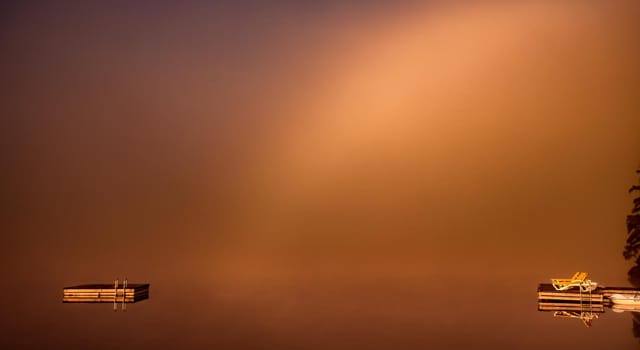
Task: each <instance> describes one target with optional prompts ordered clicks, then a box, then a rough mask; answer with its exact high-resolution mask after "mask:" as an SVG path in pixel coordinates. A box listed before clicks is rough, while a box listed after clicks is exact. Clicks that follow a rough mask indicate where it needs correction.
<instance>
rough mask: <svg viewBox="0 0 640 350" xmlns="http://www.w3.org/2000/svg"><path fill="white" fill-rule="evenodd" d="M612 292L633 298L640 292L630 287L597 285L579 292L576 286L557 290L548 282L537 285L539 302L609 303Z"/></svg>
mask: <svg viewBox="0 0 640 350" xmlns="http://www.w3.org/2000/svg"><path fill="white" fill-rule="evenodd" d="M614 294H620V295H622V296H625V297H628V298H633V297H635V296H636V295H639V294H640V289H637V288H630V287H598V288H596V289H595V290H593V291H591V292H581V291H580V290H579V289H578V288H573V289H569V290H564V291H558V290H556V289H555V288H553V285H551V284H549V283H542V284H540V285H539V286H538V302H539V303H540V302H547V303H576V304H580V303H591V304H605V305H610V304H611V299H610V297H611V296H612V295H614Z"/></svg>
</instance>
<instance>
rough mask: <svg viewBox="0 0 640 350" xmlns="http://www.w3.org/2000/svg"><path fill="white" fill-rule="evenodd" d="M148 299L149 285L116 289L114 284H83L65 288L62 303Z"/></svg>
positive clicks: (130, 285)
mask: <svg viewBox="0 0 640 350" xmlns="http://www.w3.org/2000/svg"><path fill="white" fill-rule="evenodd" d="M123 287H124V286H123ZM148 298H149V284H127V285H126V287H125V288H115V285H113V284H83V285H77V286H71V287H65V288H64V289H63V296H62V301H63V302H65V303H113V302H118V303H122V302H124V303H136V302H138V301H142V300H145V299H148Z"/></svg>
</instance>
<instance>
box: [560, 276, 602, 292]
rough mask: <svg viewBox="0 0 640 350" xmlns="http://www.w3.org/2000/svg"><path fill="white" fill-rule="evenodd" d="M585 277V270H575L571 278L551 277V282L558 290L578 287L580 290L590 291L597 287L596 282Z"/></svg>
mask: <svg viewBox="0 0 640 350" xmlns="http://www.w3.org/2000/svg"><path fill="white" fill-rule="evenodd" d="M587 277H588V274H587V273H586V272H576V273H575V274H573V276H572V277H571V278H552V279H551V284H552V285H553V288H555V289H556V290H559V291H564V290H569V289H571V288H574V287H578V288H580V291H581V292H591V291H593V290H595V289H596V288H597V287H598V283H596V282H593V281H591V280H589V279H587Z"/></svg>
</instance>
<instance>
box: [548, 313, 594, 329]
mask: <svg viewBox="0 0 640 350" xmlns="http://www.w3.org/2000/svg"><path fill="white" fill-rule="evenodd" d="M553 317H562V318H577V319H580V320H581V321H582V323H584V325H585V326H587V327H591V321H592V320H594V319H596V318H598V314H596V313H595V312H591V311H556V312H554V313H553Z"/></svg>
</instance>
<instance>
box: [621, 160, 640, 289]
mask: <svg viewBox="0 0 640 350" xmlns="http://www.w3.org/2000/svg"><path fill="white" fill-rule="evenodd" d="M636 173H638V174H640V169H638V170H637V171H636ZM633 192H639V195H638V197H636V198H635V199H634V200H633V209H631V214H629V215H627V234H628V237H627V245H626V246H625V247H624V253H623V254H624V258H625V259H627V260H629V259H634V258H635V259H636V264H635V266H633V267H632V268H631V269H630V270H629V282H631V284H632V285H634V286H636V287H639V288H640V179H639V180H638V185H633V186H631V188H630V189H629V193H633Z"/></svg>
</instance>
